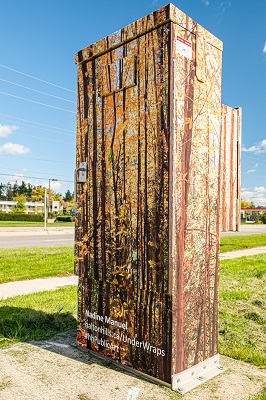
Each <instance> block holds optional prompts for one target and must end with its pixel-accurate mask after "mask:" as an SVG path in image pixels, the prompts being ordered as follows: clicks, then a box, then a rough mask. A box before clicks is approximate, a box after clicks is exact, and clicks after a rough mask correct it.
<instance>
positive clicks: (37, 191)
mask: <svg viewBox="0 0 266 400" xmlns="http://www.w3.org/2000/svg"><path fill="white" fill-rule="evenodd" d="M44 190H45V188H44V187H42V186H37V187H36V188H34V189H33V190H32V193H31V197H30V199H31V201H38V202H43V201H44Z"/></svg>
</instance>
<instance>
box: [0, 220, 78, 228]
mask: <svg viewBox="0 0 266 400" xmlns="http://www.w3.org/2000/svg"><path fill="white" fill-rule="evenodd" d="M74 225H75V224H74V222H51V223H47V224H46V226H47V227H48V228H49V227H70V226H74ZM32 226H40V227H42V226H44V222H28V221H0V228H8V227H11V228H14V227H26V228H27V227H32Z"/></svg>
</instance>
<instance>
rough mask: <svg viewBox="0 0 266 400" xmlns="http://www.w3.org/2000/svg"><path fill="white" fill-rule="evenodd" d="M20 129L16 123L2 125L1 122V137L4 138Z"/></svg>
mask: <svg viewBox="0 0 266 400" xmlns="http://www.w3.org/2000/svg"><path fill="white" fill-rule="evenodd" d="M17 129H18V126H15V125H2V124H0V137H2V138H4V137H7V136H9V135H11V133H12V132H13V131H15V130H17Z"/></svg>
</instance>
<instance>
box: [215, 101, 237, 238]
mask: <svg viewBox="0 0 266 400" xmlns="http://www.w3.org/2000/svg"><path fill="white" fill-rule="evenodd" d="M241 120H242V110H241V108H231V107H228V106H226V105H222V124H221V149H220V204H221V208H220V230H221V231H239V230H240V224H241V222H240V221H241V218H240V211H241V198H240V180H241V165H240V163H241V159H240V156H241V150H240V149H241Z"/></svg>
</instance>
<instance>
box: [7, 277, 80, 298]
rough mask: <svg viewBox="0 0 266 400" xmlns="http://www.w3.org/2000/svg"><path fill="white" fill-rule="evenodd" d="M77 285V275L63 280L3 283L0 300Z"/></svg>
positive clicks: (50, 279) (47, 279) (46, 279)
mask: <svg viewBox="0 0 266 400" xmlns="http://www.w3.org/2000/svg"><path fill="white" fill-rule="evenodd" d="M77 284H78V277H77V276H75V275H71V276H66V277H65V276H64V277H62V278H60V277H56V278H44V279H32V280H28V281H16V282H8V283H2V284H0V300H4V299H7V298H9V297H14V296H19V295H24V294H30V293H36V292H44V291H46V290H56V289H59V288H61V287H64V286H73V285H77Z"/></svg>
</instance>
